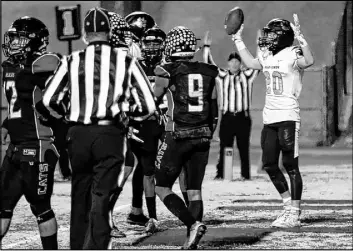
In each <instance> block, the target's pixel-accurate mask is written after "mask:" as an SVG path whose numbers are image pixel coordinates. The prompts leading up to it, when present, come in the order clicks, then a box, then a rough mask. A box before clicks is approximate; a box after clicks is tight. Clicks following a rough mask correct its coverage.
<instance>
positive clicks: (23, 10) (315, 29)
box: [1, 1, 345, 145]
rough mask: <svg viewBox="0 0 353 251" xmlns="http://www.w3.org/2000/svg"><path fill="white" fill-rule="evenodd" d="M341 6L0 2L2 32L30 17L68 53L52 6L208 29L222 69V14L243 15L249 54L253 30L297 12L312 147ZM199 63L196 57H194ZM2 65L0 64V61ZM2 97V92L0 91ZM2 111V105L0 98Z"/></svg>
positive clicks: (225, 49)
mask: <svg viewBox="0 0 353 251" xmlns="http://www.w3.org/2000/svg"><path fill="white" fill-rule="evenodd" d="M344 3H345V2H344V1H335V2H330V1H311V2H310V1H309V2H294V1H292V2H291V1H289V2H285V1H283V2H280V1H268V2H260V1H259V2H247V1H242V2H240V1H232V2H229V1H217V2H215V1H200V2H199V1H70V2H67V1H58V2H50V1H2V2H1V5H2V13H1V20H2V22H1V28H2V36H1V41H3V33H4V31H5V30H6V29H7V28H8V27H9V26H10V24H11V23H12V22H13V20H14V19H16V18H18V17H21V16H24V15H29V16H35V17H37V18H39V19H41V20H42V21H43V22H44V23H45V24H46V25H47V27H48V28H49V31H50V34H51V37H50V45H49V50H50V51H54V52H59V53H63V54H66V53H67V42H60V41H58V40H57V38H56V21H55V10H54V8H55V6H56V5H59V6H68V5H75V4H81V15H82V18H83V15H84V13H85V12H86V11H87V10H88V9H89V8H91V7H94V6H98V5H102V6H103V7H105V8H107V9H110V10H115V11H117V12H118V13H120V14H123V15H124V14H125V15H126V14H128V13H130V12H131V11H133V10H136V9H141V10H143V11H146V12H148V13H150V14H151V15H152V16H153V17H154V18H155V20H156V22H157V23H158V24H159V25H160V27H161V28H162V29H163V30H165V31H166V32H167V31H169V30H170V29H171V28H173V27H174V26H176V25H184V26H187V27H189V28H191V29H192V30H193V31H194V32H195V33H196V35H197V36H198V37H199V38H202V37H203V35H204V33H205V31H206V30H209V31H210V32H211V35H212V38H213V46H212V54H213V56H214V59H215V61H216V62H217V63H218V64H219V66H221V67H225V66H226V60H225V59H226V58H227V56H228V54H229V53H230V52H231V51H232V50H233V45H232V41H231V40H230V38H229V37H228V36H227V35H226V34H225V32H224V28H223V21H224V17H225V14H226V13H227V12H228V11H229V10H230V9H231V8H233V7H234V6H239V7H241V8H242V9H243V10H244V13H245V23H246V26H245V30H244V35H243V37H244V41H245V43H246V44H247V45H248V48H249V50H250V51H251V52H253V53H254V52H255V45H256V44H255V38H256V32H257V30H258V29H260V28H262V27H263V26H264V25H265V24H266V23H267V22H268V21H269V20H270V19H272V18H274V17H282V18H286V19H289V20H292V14H293V13H297V14H298V16H299V19H300V22H301V26H302V31H303V33H304V34H305V35H306V37H307V40H308V42H309V44H310V45H311V47H312V49H313V52H314V56H315V59H316V61H315V65H314V68H313V70H312V71H308V72H307V73H306V74H305V77H304V88H303V91H302V95H301V100H300V102H301V109H302V118H303V121H302V129H301V142H302V144H303V145H316V144H317V142H319V141H322V140H323V138H324V133H325V132H324V122H323V119H322V113H323V112H324V111H323V109H324V106H326V105H325V97H326V94H325V88H326V87H325V86H323V83H322V79H324V78H323V75H324V73H323V71H322V70H321V69H322V66H323V65H331V64H332V61H333V60H332V58H333V57H332V44H331V43H332V41H334V40H335V38H336V37H337V32H338V29H339V27H340V22H341V16H342V13H343V9H344ZM83 47H84V44H83V43H82V41H80V40H77V41H74V42H73V50H77V49H80V48H83ZM197 59H199V60H200V59H201V55H200V54H199V55H198V56H197ZM1 61H2V60H1ZM263 80H264V79H263V76H262V74H261V75H260V76H259V77H258V78H257V80H256V82H255V83H254V89H253V90H254V92H253V105H252V108H253V111H252V117H253V132H252V140H251V143H252V144H253V145H259V135H260V130H261V128H262V118H261V116H262V114H261V113H262V112H261V110H262V107H263V105H264V90H265V88H264V85H263V84H262V83H263ZM2 93H3V92H2ZM1 97H2V102H1V103H2V107H4V106H6V101H5V100H4V99H3V94H2V96H1Z"/></svg>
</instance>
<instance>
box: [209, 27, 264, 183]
mask: <svg viewBox="0 0 353 251" xmlns="http://www.w3.org/2000/svg"><path fill="white" fill-rule="evenodd" d="M211 43H212V39H211V37H210V36H209V33H208V32H207V33H206V35H205V38H204V52H203V58H204V61H205V62H207V63H211V64H214V65H216V64H215V62H214V61H213V58H212V55H211V51H210V45H211ZM223 72H224V74H222V75H220V76H222V78H218V81H221V82H222V85H221V86H222V90H221V91H220V92H219V93H221V95H220V97H219V98H218V99H219V100H220V102H219V103H218V108H219V110H220V112H219V113H218V114H219V118H218V120H219V121H220V123H219V139H220V153H219V161H218V164H217V174H216V177H215V179H223V173H224V163H223V162H224V158H223V157H224V149H225V148H226V147H231V148H233V145H234V137H235V138H236V141H237V147H238V150H239V155H240V161H241V169H240V173H241V179H242V180H249V179H250V158H249V150H250V132H251V125H252V120H251V117H250V106H251V95H252V85H253V82H254V80H255V79H256V77H257V75H258V73H259V71H254V70H245V69H242V67H241V59H240V56H239V55H238V53H236V52H232V53H231V54H230V55H229V57H228V70H227V71H223ZM217 127H218V126H217Z"/></svg>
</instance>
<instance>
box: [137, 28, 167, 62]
mask: <svg viewBox="0 0 353 251" xmlns="http://www.w3.org/2000/svg"><path fill="white" fill-rule="evenodd" d="M166 36H167V35H166V34H165V32H164V31H162V30H161V29H160V28H159V27H158V26H155V27H153V28H151V29H148V30H147V31H146V32H145V34H144V35H143V37H142V46H141V51H142V57H143V58H144V59H145V60H146V61H149V62H155V63H157V62H160V61H161V60H162V56H163V50H164V41H165V38H166Z"/></svg>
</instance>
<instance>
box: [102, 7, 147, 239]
mask: <svg viewBox="0 0 353 251" xmlns="http://www.w3.org/2000/svg"><path fill="white" fill-rule="evenodd" d="M108 15H109V22H110V26H111V36H110V41H109V43H110V44H111V46H112V47H115V48H120V49H121V48H126V50H129V47H128V43H129V41H131V35H132V33H131V32H130V27H129V25H128V24H127V23H126V21H125V19H124V18H122V17H121V16H120V15H119V14H117V13H114V12H109V13H108ZM123 119H124V121H125V124H126V127H128V124H129V120H128V117H127V116H126V114H125V117H124V118H123ZM136 132H137V131H135V130H134V129H133V128H132V127H129V129H128V133H127V138H131V139H133V140H136V141H138V142H140V143H141V142H143V141H141V140H140V139H139V138H137V137H136V136H135V134H134V133H136ZM129 145H130V144H129V141H128V140H126V149H125V164H124V166H123V168H122V172H121V173H120V174H119V177H118V180H117V187H116V188H115V189H114V191H113V193H112V194H111V196H110V201H109V216H110V224H111V227H112V232H111V236H112V237H116V238H122V237H126V235H125V233H124V232H122V231H120V230H119V229H118V228H117V226H116V225H115V224H114V221H113V213H114V207H115V204H116V202H117V200H118V198H119V196H120V194H121V192H122V190H123V187H124V185H125V183H126V181H127V179H128V178H129V176H130V174H131V173H132V172H133V170H135V169H136V166H137V158H136V156H135V155H134V154H133V153H132V151H131V147H130V146H129ZM141 183H142V182H141ZM141 186H142V184H141ZM142 189H143V188H142ZM141 197H142V195H141Z"/></svg>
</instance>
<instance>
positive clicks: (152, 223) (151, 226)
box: [146, 218, 159, 234]
mask: <svg viewBox="0 0 353 251" xmlns="http://www.w3.org/2000/svg"><path fill="white" fill-rule="evenodd" d="M158 226H159V222H158V221H157V220H156V219H153V218H150V219H149V220H148V222H147V224H146V232H147V233H151V234H153V233H156V232H158V231H159V227H158Z"/></svg>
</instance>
